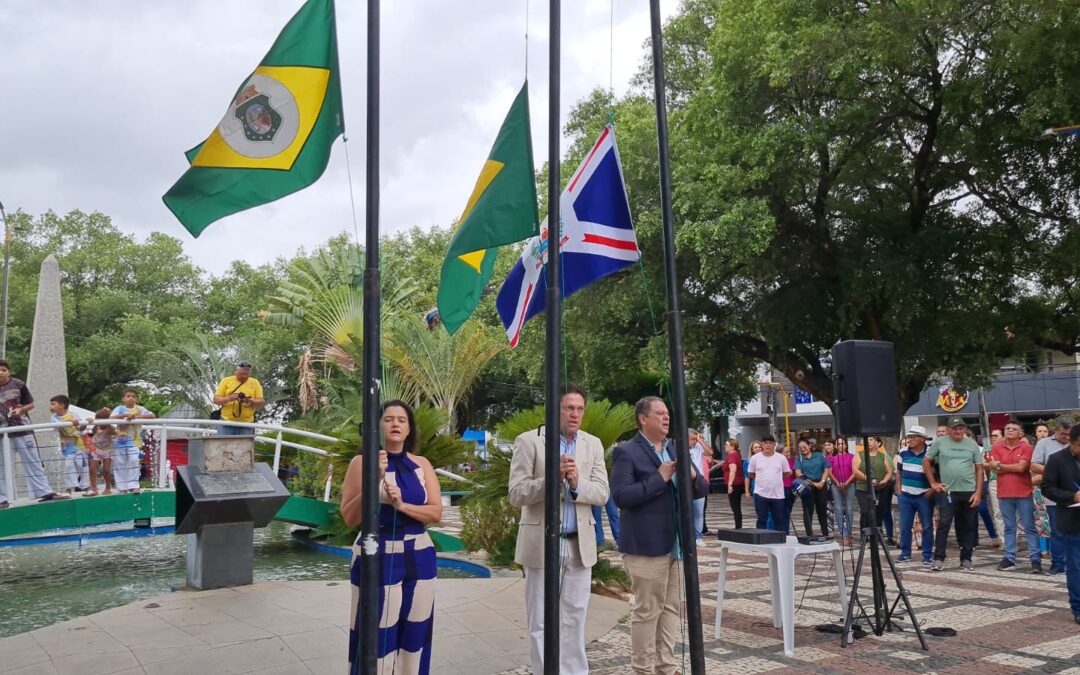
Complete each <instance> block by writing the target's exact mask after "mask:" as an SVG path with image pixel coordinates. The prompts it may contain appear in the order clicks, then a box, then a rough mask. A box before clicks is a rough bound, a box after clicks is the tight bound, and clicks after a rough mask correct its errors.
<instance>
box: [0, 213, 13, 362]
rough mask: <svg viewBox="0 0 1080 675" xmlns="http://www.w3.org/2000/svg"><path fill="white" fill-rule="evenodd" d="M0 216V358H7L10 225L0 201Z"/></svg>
mask: <svg viewBox="0 0 1080 675" xmlns="http://www.w3.org/2000/svg"><path fill="white" fill-rule="evenodd" d="M0 216H3V218H4V285H3V289H0V295H3V300H0V359H6V358H7V322H8V278H9V277H10V276H11V235H12V231H11V225H10V224H9V223H8V217H7V213H5V212H4V204H3V203H2V202H0Z"/></svg>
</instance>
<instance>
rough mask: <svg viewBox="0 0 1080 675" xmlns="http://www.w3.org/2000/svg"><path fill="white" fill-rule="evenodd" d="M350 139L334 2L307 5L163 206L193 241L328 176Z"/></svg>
mask: <svg viewBox="0 0 1080 675" xmlns="http://www.w3.org/2000/svg"><path fill="white" fill-rule="evenodd" d="M343 131H344V119H343V115H342V107H341V84H340V81H339V72H338V58H337V34H336V30H335V21H334V2H333V0H307V2H305V3H304V5H303V7H301V8H300V11H298V12H297V13H296V15H295V16H293V18H292V20H290V21H289V23H288V24H287V25H286V26H285V28H284V30H282V31H281V33H280V34H279V35H278V39H277V41H275V42H274V45H273V46H272V47H271V48H270V51H269V52H267V54H266V56H265V57H264V58H263V60H262V62H261V63H260V64H259V66H258V67H257V68H256V69H255V71H254V72H253V73H252V74H251V75H250V76H249V77H248V78H247V79H246V80H244V82H243V84H241V85H240V87H239V89H237V91H236V94H235V95H234V96H233V99H232V101H231V102H230V103H229V107H228V110H226V112H225V115H224V116H223V117H222V118H221V121H220V122H219V123H218V125H217V128H215V129H214V131H213V132H212V133H211V134H210V137H209V138H207V139H206V140H205V141H204V142H203V143H201V144H200V145H198V146H196V147H195V148H193V149H191V150H189V151H188V152H187V153H186V155H187V159H188V162H189V164H190V167H189V168H188V170H187V171H186V172H185V173H184V175H183V176H181V177H180V180H178V181H177V182H176V184H175V185H173V186H172V187H171V188H170V189H169V191H168V192H166V193H165V196H164V197H162V199H163V200H164V202H165V205H166V206H168V207H169V209H170V210H171V211H172V212H173V214H174V215H175V216H176V217H177V219H178V220H179V221H180V223H181V224H182V225H183V226H184V228H186V229H187V231H188V232H190V233H191V234H192V236H195V237H198V236H199V235H200V234H201V233H202V231H203V230H205V229H206V227H207V226H208V225H209V224H210V223H213V222H214V221H216V220H218V219H220V218H224V217H225V216H229V215H232V214H234V213H238V212H240V211H243V210H245V209H249V208H251V207H253V206H259V205H261V204H266V203H268V202H272V201H274V200H276V199H280V198H281V197H284V196H286V195H289V194H292V193H293V192H296V191H298V190H302V189H304V188H306V187H307V186H309V185H311V184H312V183H314V182H315V181H317V180H318V179H319V177H320V176H322V174H323V171H325V170H326V165H327V162H329V160H330V148H331V146H332V145H333V143H334V140H335V139H337V137H338V136H340V135H341V134H342V133H343Z"/></svg>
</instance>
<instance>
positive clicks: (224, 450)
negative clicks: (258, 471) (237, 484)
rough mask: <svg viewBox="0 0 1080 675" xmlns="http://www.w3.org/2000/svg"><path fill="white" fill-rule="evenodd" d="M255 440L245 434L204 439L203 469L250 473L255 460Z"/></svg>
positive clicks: (218, 471)
mask: <svg viewBox="0 0 1080 675" xmlns="http://www.w3.org/2000/svg"><path fill="white" fill-rule="evenodd" d="M254 455H255V442H254V441H253V440H252V439H251V438H247V437H243V436H218V437H217V438H207V439H204V440H203V471H205V472H206V473H220V472H234V473H250V472H251V467H252V465H253V464H254V462H255V457H254Z"/></svg>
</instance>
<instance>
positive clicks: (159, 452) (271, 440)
mask: <svg viewBox="0 0 1080 675" xmlns="http://www.w3.org/2000/svg"><path fill="white" fill-rule="evenodd" d="M80 421H81V422H86V426H85V430H86V433H93V427H94V426H101V425H111V426H119V425H125V426H126V425H135V426H139V427H143V428H146V429H147V430H148V431H152V432H154V436H153V437H152V439H151V441H152V442H151V443H150V444H149V446H150V451H151V452H154V453H155V455H156V456H155V458H154V461H153V462H151V463H150V468H151V470H150V476H149V477H150V479H151V480H152V481H153V482H154V484H155V486H156V487H158V488H161V489H165V488H168V487H171V485H172V473H173V470H174V468H173V467H170V466H169V461H168V441H169V433H170V432H173V433H182V434H201V435H202V436H212V435H216V434H217V433H218V432H219V431H220V430H221V427H222V426H234V427H244V428H247V429H251V432H252V434H253V435H254V436H255V442H256V443H261V444H265V445H272V446H273V461H272V463H271V466H272V469H273V471H274V473H275V474H277V473H278V469H279V468H280V467H281V451H282V448H291V449H293V450H298V451H300V452H306V453H308V454H312V455H317V456H319V457H336V456H337V453H333V452H328V451H326V450H323V449H321V448H316V447H313V446H311V445H306V444H304V443H298V442H295V441H289V440H285V438H286V437H288V436H295V437H298V438H306V439H313V440H318V441H324V442H327V443H342V442H344V441H342V439H340V438H335V437H333V436H326V435H324V434H318V433H315V432H313V431H306V430H304V429H293V428H290V427H283V426H279V425H274V424H262V423H259V422H231V421H222V420H207V419H169V418H163V417H157V418H153V419H139V420H126V419H103V420H99V419H87V420H80ZM70 427H71V423H70V422H45V423H42V424H26V425H22V426H10V427H2V428H0V450H2V453H0V454H2V461H3V468H4V488H5V492H6V494H7V498H8V501H9V502H11V503H14V502H15V500H16V499H17V498H18V492H17V491H16V487H17V481H16V476H15V457H14V449H13V448H12V444H11V434H14V433H19V432H26V431H30V432H41V431H46V432H48V431H56V430H58V429H64V428H70ZM260 433H265V434H270V435H268V436H266V435H259V434H260ZM35 443H36V445H37V448H38V455H39V457H41V462H42V465H43V467H44V466H47V465H49V464H52V465H53V466H56V465H57V464H60V465H62V463H63V462H64V458H63V457H45V456H44V453H43V451H46V450H58V449H59V447H60V446H59V444H58V443H56V444H54V443H46V444H42V443H40V439H39V438H37V436H36V435H35ZM332 468H333V467H332V466H331V470H330V471H328V472H327V476H326V484H325V486H324V491H323V501H329V500H330V496H329V495H330V486H331V482H332V479H333V472H332ZM62 472H63V468H62V466H61V469H60V470H53V471H49V470H46V474H52V475H59V474H61V473H62ZM435 473H437V474H439V475H441V476H446V477H447V478H450V479H451V480H455V481H458V482H461V483H466V484H472V482H473V481H471V480H469V479H468V478H465V477H463V476H460V475H458V474H455V473H452V472H450V471H447V470H446V469H435ZM53 487H54V489H56V490H57V491H58V492H60V491H62V490H63V488H58V487H57V486H53Z"/></svg>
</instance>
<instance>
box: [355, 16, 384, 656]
mask: <svg viewBox="0 0 1080 675" xmlns="http://www.w3.org/2000/svg"><path fill="white" fill-rule="evenodd" d="M364 193H365V198H366V217H367V239H366V243H365V266H364V409H363V414H364V417H363V434H362V441H361V442H362V444H363V445H362V448H361V452H362V453H363V456H364V474H363V478H362V480H363V500H362V503H361V505H360V508H361V511H360V513H361V519H360V537H361V555H362V556H363V557H362V560H361V563H362V565H361V568H360V570H361V577H360V594H361V597H362V598H363V600H362V601H361V602H360V659H359V669H358V670H359V672H361V673H374V672H375V669H376V668H377V667H378V662H379V616H378V612H379V603H378V602H377V599H378V597H379V523H378V517H379V420H378V418H379V398H380V395H379V376H380V374H381V372H382V371H381V369H380V367H379V334H380V326H379V310H380V304H381V298H380V290H381V289H380V280H379V0H368V3H367V186H366V189H365V191H364Z"/></svg>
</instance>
